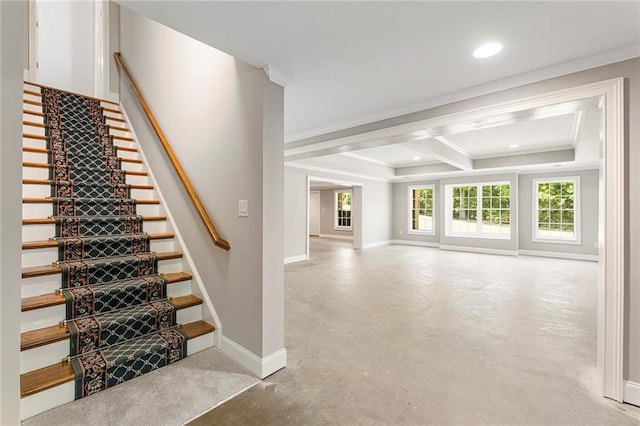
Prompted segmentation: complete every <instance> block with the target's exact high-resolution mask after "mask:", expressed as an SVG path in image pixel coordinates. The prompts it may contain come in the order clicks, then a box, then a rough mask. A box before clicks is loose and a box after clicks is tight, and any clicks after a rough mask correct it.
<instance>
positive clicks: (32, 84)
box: [23, 80, 119, 105]
mask: <svg viewBox="0 0 640 426" xmlns="http://www.w3.org/2000/svg"><path fill="white" fill-rule="evenodd" d="M23 83H24V84H28V85H29V86H35V87H44V88H45V89H55V90H57V91H59V92H64V93H71V94H72V95H76V96H82V97H83V98H89V99H96V100H98V101H100V102H104V103H105V104H111V105H119V104H118V103H117V102H114V101H108V100H106V99H101V98H96V97H95V96H89V95H83V94H82V93H77V92H71V91H69V90H61V89H58V88H56V87H51V86H45V85H44V84H39V83H33V82H31V81H26V80H25V81H24V82H23ZM23 91H24V93H27V92H29V91H30V90H28V89H23ZM30 92H32V93H35V94H37V95H38V96H41V94H40V93H38V92H33V91H30Z"/></svg>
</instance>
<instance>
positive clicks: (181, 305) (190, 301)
mask: <svg viewBox="0 0 640 426" xmlns="http://www.w3.org/2000/svg"><path fill="white" fill-rule="evenodd" d="M171 303H173V304H174V305H176V306H177V308H178V309H185V308H190V307H192V306H197V305H202V299H200V298H199V297H198V296H194V295H193V294H188V295H186V296H180V297H174V298H173V299H171Z"/></svg>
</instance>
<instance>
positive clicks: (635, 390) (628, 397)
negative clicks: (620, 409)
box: [622, 380, 640, 406]
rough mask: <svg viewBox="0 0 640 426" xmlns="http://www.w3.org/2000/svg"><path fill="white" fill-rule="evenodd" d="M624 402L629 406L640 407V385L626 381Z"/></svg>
mask: <svg viewBox="0 0 640 426" xmlns="http://www.w3.org/2000/svg"><path fill="white" fill-rule="evenodd" d="M622 400H623V401H624V402H626V403H628V404H633V405H637V406H640V383H636V382H632V381H629V380H625V381H624V397H623V398H622Z"/></svg>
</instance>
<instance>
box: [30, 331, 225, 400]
mask: <svg viewBox="0 0 640 426" xmlns="http://www.w3.org/2000/svg"><path fill="white" fill-rule="evenodd" d="M180 329H181V330H182V331H183V332H184V333H185V334H186V335H187V336H189V338H190V339H194V338H196V337H199V336H202V335H204V334H207V333H211V332H213V331H215V327H214V326H212V325H211V324H209V323H207V322H206V321H202V320H200V321H194V322H192V323H189V324H183V325H182V327H181V328H180ZM74 378H75V375H74V372H73V367H71V364H70V363H67V362H61V363H58V364H54V365H50V366H48V367H44V368H40V369H38V370H34V371H30V372H28V373H25V374H21V375H20V397H21V398H24V397H27V396H30V395H33V394H36V393H38V392H42V391H44V390H47V389H51V388H53V387H55V386H58V385H61V384H64V383H67V382H71V381H73V380H74Z"/></svg>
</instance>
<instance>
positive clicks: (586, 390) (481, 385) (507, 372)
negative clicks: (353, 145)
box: [192, 239, 640, 425]
mask: <svg viewBox="0 0 640 426" xmlns="http://www.w3.org/2000/svg"><path fill="white" fill-rule="evenodd" d="M596 273H597V264H596V263H591V262H583V261H568V260H558V259H544V258H535V257H508V256H496V255H484V254H474V253H461V252H451V251H440V250H438V249H431V248H422V247H409V246H397V245H394V246H387V247H379V248H374V249H369V250H365V251H354V250H352V249H351V247H350V244H349V243H348V242H344V241H339V240H325V239H313V240H312V241H311V260H310V261H308V262H302V263H297V264H291V265H287V266H286V347H287V350H288V355H289V362H288V366H287V368H286V369H283V370H281V371H279V372H277V373H275V374H273V375H272V376H270V377H268V378H267V379H265V380H264V381H263V382H262V383H261V384H259V385H257V386H255V387H253V388H252V389H250V390H248V391H246V392H245V393H243V394H241V395H239V396H238V397H236V398H234V399H232V400H231V401H229V402H227V403H225V404H224V405H222V406H220V407H218V408H216V409H215V410H212V411H210V412H209V413H207V414H205V415H204V416H203V417H201V418H199V419H196V420H195V421H194V422H193V423H192V425H209V424H229V425H311V424H348V425H352V424H388V425H401V424H498V423H500V424H578V423H588V424H639V423H640V414H639V413H640V411H639V410H638V409H637V408H635V407H632V406H629V405H622V404H617V403H615V402H613V401H609V400H606V399H605V398H602V397H600V396H598V386H597V373H596Z"/></svg>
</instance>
